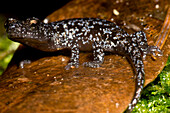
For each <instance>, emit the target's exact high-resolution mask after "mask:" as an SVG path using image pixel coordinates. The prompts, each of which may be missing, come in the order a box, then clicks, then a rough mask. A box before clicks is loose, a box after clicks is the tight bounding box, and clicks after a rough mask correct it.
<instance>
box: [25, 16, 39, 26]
mask: <svg viewBox="0 0 170 113" xmlns="http://www.w3.org/2000/svg"><path fill="white" fill-rule="evenodd" d="M26 23H27V24H28V25H31V27H34V26H36V25H37V24H38V23H39V19H38V18H35V17H33V18H28V19H27V20H26Z"/></svg>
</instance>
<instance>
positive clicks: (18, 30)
mask: <svg viewBox="0 0 170 113" xmlns="http://www.w3.org/2000/svg"><path fill="white" fill-rule="evenodd" d="M4 26H5V28H6V32H7V33H8V37H9V39H11V40H13V41H16V42H19V43H22V44H24V45H27V46H30V47H33V48H36V49H40V50H43V51H55V50H56V47H55V46H54V41H53V40H52V39H53V38H52V37H53V36H54V30H53V29H52V27H51V26H50V25H49V24H45V23H43V22H41V21H40V20H39V19H37V18H35V17H33V18H28V19H26V20H25V21H21V20H17V19H13V18H9V19H8V20H7V21H6V22H5V25H4Z"/></svg>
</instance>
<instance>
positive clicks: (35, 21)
mask: <svg viewBox="0 0 170 113" xmlns="http://www.w3.org/2000/svg"><path fill="white" fill-rule="evenodd" d="M37 23H38V22H37V20H30V25H32V24H37Z"/></svg>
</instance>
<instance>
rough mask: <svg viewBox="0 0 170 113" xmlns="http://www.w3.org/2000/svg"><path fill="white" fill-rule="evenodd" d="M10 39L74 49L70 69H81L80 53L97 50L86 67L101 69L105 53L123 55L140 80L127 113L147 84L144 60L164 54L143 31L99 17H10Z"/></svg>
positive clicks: (39, 46) (52, 48)
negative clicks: (43, 19) (126, 28)
mask: <svg viewBox="0 0 170 113" xmlns="http://www.w3.org/2000/svg"><path fill="white" fill-rule="evenodd" d="M5 28H6V31H7V33H8V36H9V39H11V40H13V41H17V42H20V43H22V44H24V45H28V46H30V47H33V48H36V49H39V50H42V51H57V50H60V49H63V48H69V49H71V58H70V63H68V65H67V66H66V67H65V69H66V70H69V69H70V68H73V67H76V68H78V66H79V51H93V56H94V59H93V61H90V62H84V63H83V65H84V66H88V67H92V68H97V67H100V64H102V63H103V61H104V51H108V52H112V53H116V54H123V55H125V56H126V57H127V58H128V59H129V61H130V62H131V64H132V66H133V68H134V72H135V77H136V92H135V94H134V98H133V99H132V101H131V103H130V104H129V107H128V108H127V112H131V111H132V110H133V108H134V107H135V105H136V104H137V102H138V100H139V98H140V95H141V91H142V89H143V85H144V75H145V72H144V64H143V58H145V56H146V55H147V54H153V55H155V52H156V51H157V52H159V53H160V54H159V55H161V51H160V49H159V48H158V47H156V46H149V45H148V43H147V39H146V35H145V33H144V32H142V31H138V32H135V33H134V34H128V33H127V32H125V31H124V30H123V29H121V28H120V27H119V26H117V25H116V24H115V23H112V22H110V21H107V20H103V19H98V18H75V19H67V20H62V21H56V22H52V23H43V22H41V21H40V20H39V19H37V18H35V17H33V18H29V19H27V20H25V21H21V20H16V19H13V18H9V19H8V20H7V21H6V23H5Z"/></svg>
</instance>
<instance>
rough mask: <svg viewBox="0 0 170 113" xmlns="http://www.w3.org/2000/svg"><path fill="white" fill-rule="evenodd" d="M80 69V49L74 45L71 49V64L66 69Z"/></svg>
mask: <svg viewBox="0 0 170 113" xmlns="http://www.w3.org/2000/svg"><path fill="white" fill-rule="evenodd" d="M78 67H79V48H78V46H76V45H74V46H73V47H72V48H71V58H70V63H68V65H67V66H66V67H65V69H66V70H69V69H70V68H78Z"/></svg>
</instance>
